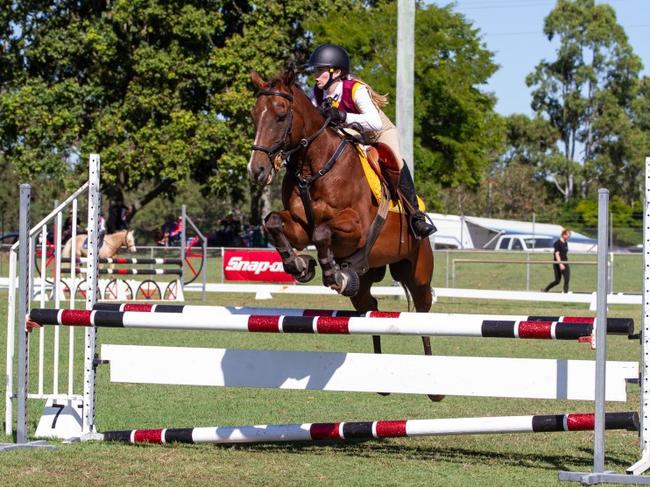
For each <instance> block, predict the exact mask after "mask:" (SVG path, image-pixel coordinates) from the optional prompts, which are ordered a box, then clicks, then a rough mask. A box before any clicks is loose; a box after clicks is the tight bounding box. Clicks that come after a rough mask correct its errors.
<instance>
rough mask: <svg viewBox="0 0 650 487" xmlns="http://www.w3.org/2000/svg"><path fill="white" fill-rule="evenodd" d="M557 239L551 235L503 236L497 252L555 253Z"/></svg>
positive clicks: (498, 242) (497, 243)
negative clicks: (554, 247)
mask: <svg viewBox="0 0 650 487" xmlns="http://www.w3.org/2000/svg"><path fill="white" fill-rule="evenodd" d="M555 240H557V238H556V237H552V236H550V235H518V234H505V235H501V236H500V237H499V238H498V240H497V242H496V246H495V247H494V248H495V250H523V251H526V252H553V244H554V243H555Z"/></svg>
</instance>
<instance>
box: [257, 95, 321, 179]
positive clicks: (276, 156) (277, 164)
mask: <svg viewBox="0 0 650 487" xmlns="http://www.w3.org/2000/svg"><path fill="white" fill-rule="evenodd" d="M260 96H280V97H282V98H284V99H286V100H289V116H288V117H287V124H286V126H285V127H284V133H283V134H282V138H281V139H280V140H279V141H278V142H276V143H275V144H273V145H272V146H270V147H267V146H263V145H258V144H253V145H252V146H251V148H252V150H254V151H256V150H258V151H261V152H264V153H265V154H266V155H267V157H268V158H269V161H270V162H271V164H272V166H273V169H274V170H275V171H276V172H277V171H279V170H280V168H281V167H282V164H283V163H284V161H286V160H287V159H289V157H290V156H291V154H293V153H294V152H297V151H299V150H300V149H306V148H307V147H308V146H309V144H311V143H312V142H313V141H314V140H315V139H316V137H318V136H319V135H320V134H321V133H323V131H324V130H325V129H326V128H327V125H328V124H329V123H330V119H329V117H328V118H327V119H326V120H325V123H324V124H323V125H322V126H321V127H320V128H319V129H318V130H316V132H314V133H313V134H311V135H310V136H309V137H305V138H302V139H300V140H299V141H298V143H297V144H296V145H295V146H294V147H291V148H286V145H287V140H289V139H291V127H292V126H293V94H292V93H285V92H283V91H275V90H266V89H264V90H260V91H258V92H257V97H258V98H259V97H260Z"/></svg>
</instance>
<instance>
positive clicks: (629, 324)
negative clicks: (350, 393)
mask: <svg viewBox="0 0 650 487" xmlns="http://www.w3.org/2000/svg"><path fill="white" fill-rule="evenodd" d="M93 309H94V310H101V311H137V312H149V313H183V314H188V315H194V316H197V315H198V316H205V315H211V316H223V315H250V316H308V317H315V316H331V317H334V316H335V317H354V318H361V317H366V318H399V319H401V320H416V321H420V320H422V319H423V318H422V317H423V316H425V317H428V320H427V321H429V320H431V321H439V320H444V321H450V320H456V321H458V322H474V321H476V320H487V321H508V322H510V321H518V322H523V321H534V322H550V323H553V322H554V323H582V324H590V325H593V323H594V319H595V317H593V316H559V315H555V316H539V315H537V316H535V315H532V316H530V315H477V314H453V313H407V312H399V311H368V312H363V311H351V310H331V309H301V308H253V307H247V306H196V305H183V304H179V305H176V304H148V303H97V304H95V305H94V306H93ZM607 332H608V333H609V334H611V335H627V336H630V335H632V334H633V333H634V320H633V319H632V318H607Z"/></svg>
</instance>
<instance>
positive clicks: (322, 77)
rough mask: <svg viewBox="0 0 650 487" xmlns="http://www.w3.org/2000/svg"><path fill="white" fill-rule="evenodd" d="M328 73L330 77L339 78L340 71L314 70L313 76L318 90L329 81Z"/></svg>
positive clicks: (323, 68) (329, 69) (324, 68)
mask: <svg viewBox="0 0 650 487" xmlns="http://www.w3.org/2000/svg"><path fill="white" fill-rule="evenodd" d="M330 73H331V75H332V77H333V78H334V77H336V76H340V75H341V70H340V69H331V68H326V67H322V68H316V69H315V70H314V76H315V77H316V86H318V88H319V89H321V90H322V89H323V88H324V87H325V85H326V84H327V82H328V81H329V79H330Z"/></svg>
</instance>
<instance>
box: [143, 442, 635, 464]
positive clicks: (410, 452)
mask: <svg viewBox="0 0 650 487" xmlns="http://www.w3.org/2000/svg"><path fill="white" fill-rule="evenodd" d="M140 446H141V447H145V448H149V447H151V448H159V446H157V445H156V446H154V445H140ZM176 446H182V447H187V448H192V449H194V448H200V449H203V448H224V449H236V450H242V451H246V452H256V453H273V454H306V453H316V452H318V450H325V451H326V452H327V453H335V454H339V455H347V456H349V457H358V458H373V457H382V458H385V459H386V460H390V458H391V457H394V459H395V460H399V461H402V462H403V461H419V462H421V461H424V462H435V461H437V462H446V463H457V464H463V465H465V464H467V463H468V462H469V463H477V464H478V462H480V463H482V464H485V465H490V464H501V465H504V466H512V467H520V468H521V467H523V468H539V469H545V470H576V469H579V470H584V471H590V470H591V467H592V466H593V450H592V449H590V448H579V449H574V450H573V451H574V452H575V453H574V454H561V455H560V454H558V455H549V454H541V453H514V452H513V453H510V452H497V451H489V450H478V449H469V448H459V447H446V448H444V447H443V448H436V447H435V446H432V447H429V448H427V447H424V446H417V445H404V444H396V443H392V444H391V443H388V442H383V441H377V440H349V441H347V442H345V443H341V442H337V441H319V442H318V443H317V444H315V443H313V442H308V441H307V442H303V443H300V442H296V443H287V444H278V443H274V444H236V445H180V444H176ZM605 462H606V464H607V465H608V466H616V467H619V469H621V470H623V469H625V468H627V467H629V465H630V459H629V458H620V457H616V456H612V455H606V456H605Z"/></svg>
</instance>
